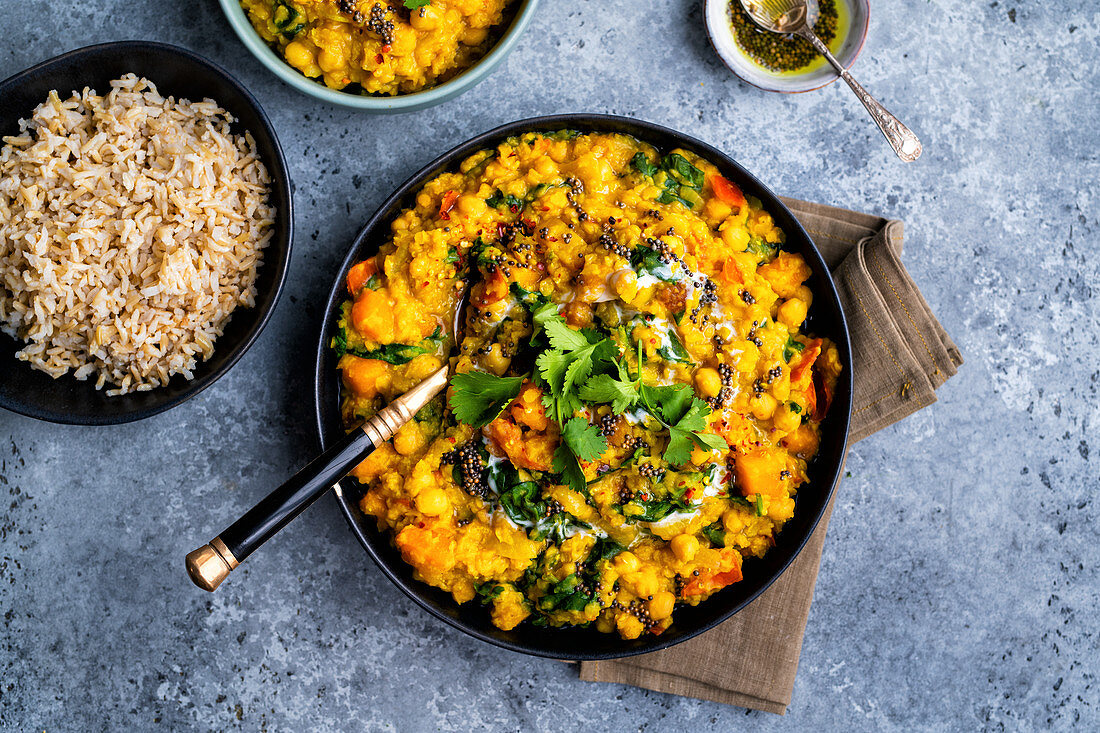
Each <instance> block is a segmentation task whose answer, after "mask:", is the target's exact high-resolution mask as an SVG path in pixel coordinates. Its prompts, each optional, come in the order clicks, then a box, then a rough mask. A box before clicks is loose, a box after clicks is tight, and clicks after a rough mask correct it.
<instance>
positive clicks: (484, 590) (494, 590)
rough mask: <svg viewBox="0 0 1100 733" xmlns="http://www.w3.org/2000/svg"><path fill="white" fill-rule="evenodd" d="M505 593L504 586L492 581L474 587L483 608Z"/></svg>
mask: <svg viewBox="0 0 1100 733" xmlns="http://www.w3.org/2000/svg"><path fill="white" fill-rule="evenodd" d="M503 592H504V586H503V585H501V584H500V583H496V582H494V581H492V580H487V581H485V582H484V583H478V584H477V585H475V586H474V593H476V594H477V599H478V600H479V601H480V602H481V604H482V605H483V606H487V605H488V604H490V603H492V602H493V601H495V600H496V599H497V597H498V596H499V595H500V594H501V593H503Z"/></svg>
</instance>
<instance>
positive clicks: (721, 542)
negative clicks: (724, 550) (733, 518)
mask: <svg viewBox="0 0 1100 733" xmlns="http://www.w3.org/2000/svg"><path fill="white" fill-rule="evenodd" d="M703 536H704V537H706V538H707V539H708V540H710V543H711V544H712V545H714V546H715V547H725V546H726V530H725V529H724V528H723V527H722V523H721V522H715V523H714V524H708V525H707V526H706V527H703Z"/></svg>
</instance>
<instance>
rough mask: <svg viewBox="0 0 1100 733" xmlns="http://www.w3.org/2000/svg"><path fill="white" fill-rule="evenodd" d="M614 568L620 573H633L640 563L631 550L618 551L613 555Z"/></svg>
mask: <svg viewBox="0 0 1100 733" xmlns="http://www.w3.org/2000/svg"><path fill="white" fill-rule="evenodd" d="M614 563H615V569H616V570H618V571H619V572H620V573H633V572H634V571H636V570H637V569H638V568H639V566H640V565H641V563H640V562H638V556H637V555H635V554H634V553H633V552H620V553H619V554H618V555H616V556H615V560H614Z"/></svg>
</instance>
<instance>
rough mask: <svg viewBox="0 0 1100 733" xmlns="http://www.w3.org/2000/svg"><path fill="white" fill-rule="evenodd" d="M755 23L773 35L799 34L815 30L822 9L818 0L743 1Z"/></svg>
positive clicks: (742, 4)
mask: <svg viewBox="0 0 1100 733" xmlns="http://www.w3.org/2000/svg"><path fill="white" fill-rule="evenodd" d="M741 7H743V8H744V9H745V12H746V13H748V14H749V17H750V18H752V20H753V22H754V23H756V24H757V25H758V26H760V27H761V28H763V29H764V30H766V31H771V32H772V33H797V32H799V31H800V30H802V29H803V28H813V27H814V24H815V23H817V17H818V14H819V12H820V7H819V6H818V4H817V0H741Z"/></svg>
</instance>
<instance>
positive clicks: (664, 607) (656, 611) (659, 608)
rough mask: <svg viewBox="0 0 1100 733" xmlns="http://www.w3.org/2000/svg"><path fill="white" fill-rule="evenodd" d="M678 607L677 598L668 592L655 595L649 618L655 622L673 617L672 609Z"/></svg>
mask: <svg viewBox="0 0 1100 733" xmlns="http://www.w3.org/2000/svg"><path fill="white" fill-rule="evenodd" d="M675 605H676V596H674V595H672V594H671V593H669V592H668V591H667V590H662V591H658V592H657V593H654V594H653V600H651V601H650V602H649V616H650V618H652V619H653V620H654V621H660V620H661V619H665V618H668V617H669V616H671V615H672V609H673V607H674V606H675Z"/></svg>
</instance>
